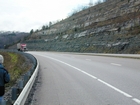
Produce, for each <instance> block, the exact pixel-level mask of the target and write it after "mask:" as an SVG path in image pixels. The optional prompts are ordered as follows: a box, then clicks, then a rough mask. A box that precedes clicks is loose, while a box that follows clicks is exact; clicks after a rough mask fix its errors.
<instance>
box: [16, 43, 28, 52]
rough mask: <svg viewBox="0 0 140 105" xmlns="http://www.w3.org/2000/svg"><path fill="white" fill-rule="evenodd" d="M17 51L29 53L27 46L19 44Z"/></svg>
mask: <svg viewBox="0 0 140 105" xmlns="http://www.w3.org/2000/svg"><path fill="white" fill-rule="evenodd" d="M17 50H18V51H27V46H26V44H23V43H22V44H21V43H18V44H17Z"/></svg>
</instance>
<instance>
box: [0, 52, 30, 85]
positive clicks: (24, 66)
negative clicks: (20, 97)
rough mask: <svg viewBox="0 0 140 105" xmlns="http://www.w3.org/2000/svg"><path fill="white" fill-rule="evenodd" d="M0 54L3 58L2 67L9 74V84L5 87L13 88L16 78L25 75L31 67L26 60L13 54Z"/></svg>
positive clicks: (19, 55)
mask: <svg viewBox="0 0 140 105" xmlns="http://www.w3.org/2000/svg"><path fill="white" fill-rule="evenodd" d="M0 54H1V55H3V57H4V64H3V65H4V67H5V69H6V70H8V72H9V74H10V79H11V80H10V83H8V84H7V85H6V87H11V86H13V85H14V84H15V83H16V81H17V80H18V78H19V77H20V76H21V75H23V74H24V73H26V72H27V71H28V70H30V68H31V67H32V65H31V64H30V63H29V62H28V59H27V58H25V57H24V56H22V55H21V54H17V53H14V52H1V51H0Z"/></svg>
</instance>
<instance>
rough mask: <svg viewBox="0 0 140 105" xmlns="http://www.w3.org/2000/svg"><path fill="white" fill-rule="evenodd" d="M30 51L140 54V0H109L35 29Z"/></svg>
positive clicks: (29, 47) (28, 42)
mask: <svg viewBox="0 0 140 105" xmlns="http://www.w3.org/2000/svg"><path fill="white" fill-rule="evenodd" d="M26 43H27V44H28V49H29V50H45V51H69V52H94V53H140V0H107V1H106V2H104V3H101V4H98V5H96V6H93V7H90V8H88V9H86V10H83V11H81V12H78V13H76V14H74V15H72V16H71V17H69V18H67V19H65V20H62V21H60V22H59V23H56V24H54V25H52V26H51V27H49V29H46V30H41V31H39V32H35V33H33V34H32V35H31V37H30V38H29V39H28V40H26Z"/></svg>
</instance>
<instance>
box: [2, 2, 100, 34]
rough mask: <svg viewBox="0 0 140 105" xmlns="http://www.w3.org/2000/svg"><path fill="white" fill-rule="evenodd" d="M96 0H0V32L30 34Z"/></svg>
mask: <svg viewBox="0 0 140 105" xmlns="http://www.w3.org/2000/svg"><path fill="white" fill-rule="evenodd" d="M90 1H92V2H93V4H94V3H95V2H97V1H98V0H0V31H21V32H30V30H31V29H34V30H36V29H39V28H41V27H42V26H43V25H47V24H48V23H49V22H50V21H51V22H54V21H57V20H62V19H65V18H66V17H67V16H68V15H69V14H70V13H72V11H73V10H74V9H76V8H78V7H79V6H86V5H88V4H89V2H90Z"/></svg>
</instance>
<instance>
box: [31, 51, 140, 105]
mask: <svg viewBox="0 0 140 105" xmlns="http://www.w3.org/2000/svg"><path fill="white" fill-rule="evenodd" d="M29 53H31V54H33V55H34V56H35V57H36V58H37V59H38V61H39V62H40V70H39V80H38V85H37V88H36V91H35V92H34V96H33V102H32V105H140V60H139V59H128V58H115V57H103V56H91V55H78V54H65V53H55V52H29Z"/></svg>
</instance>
